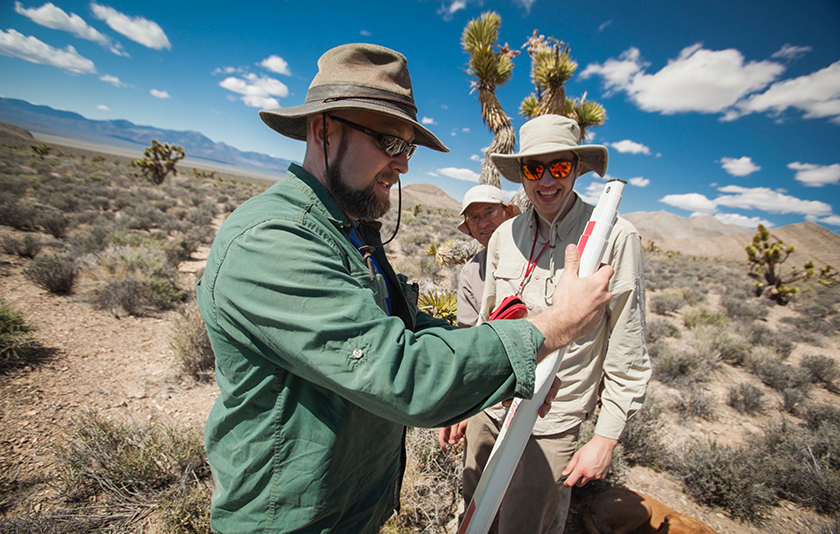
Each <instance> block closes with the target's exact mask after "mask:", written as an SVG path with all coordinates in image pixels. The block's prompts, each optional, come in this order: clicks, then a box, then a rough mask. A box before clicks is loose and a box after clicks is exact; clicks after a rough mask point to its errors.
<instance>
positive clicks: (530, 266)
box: [516, 229, 548, 295]
mask: <svg viewBox="0 0 840 534" xmlns="http://www.w3.org/2000/svg"><path fill="white" fill-rule="evenodd" d="M539 235H540V231H539V229H537V231H536V233H535V234H534V244H533V245H531V254H529V255H528V268H527V269H525V277H524V278H523V279H522V283H521V284H519V290H518V291H517V292H516V294H517V295H521V294H522V288H524V287H525V283H526V282H528V280H530V279H531V274H533V272H534V269H535V268H536V267H537V262H538V261H540V256H542V253H543V252H545V247H547V246H548V241H546V242H545V245H543V246H542V248H541V249H540V253H539V254H537V259H535V260H534V261H533V262H531V258H533V257H534V249H535V248H537V237H539Z"/></svg>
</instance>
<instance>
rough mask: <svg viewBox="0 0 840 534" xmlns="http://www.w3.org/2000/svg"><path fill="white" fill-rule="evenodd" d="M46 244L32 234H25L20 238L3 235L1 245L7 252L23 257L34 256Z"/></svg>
mask: <svg viewBox="0 0 840 534" xmlns="http://www.w3.org/2000/svg"><path fill="white" fill-rule="evenodd" d="M43 246H44V244H43V243H41V240H40V239H39V238H38V237H36V236H34V235H32V234H24V235H23V237H21V238H20V239H18V238H16V237H12V236H3V239H2V241H0V247H2V249H3V252H5V253H6V254H12V255H15V256H20V257H21V258H34V257H35V256H36V255H37V254H38V253H39V252H41V248H42V247H43Z"/></svg>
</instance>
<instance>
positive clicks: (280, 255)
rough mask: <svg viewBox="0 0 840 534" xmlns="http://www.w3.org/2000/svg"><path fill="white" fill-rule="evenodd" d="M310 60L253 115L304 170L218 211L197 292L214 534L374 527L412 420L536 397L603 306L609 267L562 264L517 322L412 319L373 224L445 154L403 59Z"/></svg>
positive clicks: (437, 421)
mask: <svg viewBox="0 0 840 534" xmlns="http://www.w3.org/2000/svg"><path fill="white" fill-rule="evenodd" d="M318 66H319V71H318V74H317V75H316V76H315V79H314V80H313V82H312V84H311V85H310V87H309V90H308V92H307V96H306V101H305V103H304V104H303V105H301V106H297V107H291V108H283V109H275V110H263V111H261V112H260V116H261V118H262V119H263V121H264V122H265V123H266V124H267V125H268V126H270V127H271V128H273V129H274V130H276V131H277V132H279V133H281V134H283V135H286V136H288V137H291V138H294V139H300V140H303V141H305V142H306V153H305V156H304V160H303V164H302V165H300V166H299V165H295V164H293V165H291V166H290V167H289V170H288V172H287V173H286V177H285V180H282V181H280V182H278V183H277V184H275V185H274V186H272V187H271V188H269V189H268V190H267V191H266V192H265V193H263V194H261V195H259V196H257V197H254V198H252V199H250V200H249V201H247V202H245V203H244V204H242V206H240V207H239V209H237V210H236V211H235V212H234V213H233V214H231V216H230V217H228V219H227V220H226V221H225V223H224V224H223V225H222V228H221V229H220V230H219V233H218V235H217V236H216V239H215V241H214V243H213V247H212V249H211V252H210V256H209V258H208V260H207V267H206V269H205V272H204V276H203V277H202V279H201V280H200V281H199V283H198V287H197V293H198V303H199V307H200V309H201V313H202V315H203V317H204V320H205V322H206V324H207V329H208V332H209V334H210V340H211V342H212V344H213V350H214V351H215V353H216V381H217V384H218V385H219V389H220V395H219V398H218V400H217V401H216V403H215V405H214V406H213V409H212V410H211V412H210V416H209V418H208V421H207V426H206V429H205V434H206V435H205V441H206V448H207V458H208V460H209V462H210V466H211V468H212V471H213V478H214V481H215V484H216V489H215V492H214V494H213V500H212V507H211V514H212V519H211V524H212V528H213V530H214V531H216V532H220V533H224V534H232V533H237V532H272V533H274V532H347V533H375V532H378V531H379V528H380V526H381V525H382V524H384V523H385V521H387V519H388V518H389V517H390V516H391V514H392V513H393V511H394V510H395V509H397V508H398V506H399V490H400V484H401V480H402V472H403V469H404V462H405V455H404V450H403V446H404V439H405V428H406V426H420V427H440V426H445V425H450V424H452V423H455V422H457V421H460V420H463V419H465V418H467V417H469V416H471V415H473V414H475V413H478V412H480V411H481V410H483V409H484V408H487V407H489V406H492V405H493V404H495V403H498V402H500V401H502V400H505V399H510V398H512V397H514V396H520V397H530V396H531V395H533V390H534V369H535V366H536V363H537V361H539V360H540V359H541V358H543V357H544V356H545V355H547V354H548V353H550V352H551V351H552V350H555V349H557V348H559V347H561V346H565V345H567V344H568V343H570V342H571V341H573V340H574V339H577V338H579V337H581V335H584V334H585V333H586V332H588V331H589V330H590V329H591V328H593V327H594V325H595V324H596V323H598V321H599V320H600V318H601V316H602V315H603V312H604V308H605V306H606V304H607V303H608V302H609V299H610V297H609V293H608V292H607V291H606V288H607V284H608V282H609V277H610V276H611V274H612V270H611V269H610V268H609V267H606V268H604V269H602V270H601V271H599V272H598V273H597V274H596V275H594V276H592V277H587V278H583V279H579V278H577V276H576V270H574V269H568V268H567V269H566V270H567V271H569V272H570V274H569V275H568V276H565V277H564V278H562V279H561V280H560V281H559V284H558V291H557V294H556V298H555V305H554V306H552V307H551V308H550V309H548V310H546V311H545V312H544V313H543V314H539V315H535V316H533V317H531V318H529V319H526V320H517V321H497V322H495V323H489V324H486V325H482V326H479V327H476V328H471V329H457V328H455V327H450V326H449V325H448V324H447V323H445V322H444V321H441V320H437V319H434V318H432V317H430V316H428V315H426V314H424V313H421V312H418V310H417V305H416V302H417V288H416V286H415V285H411V284H408V283H406V279H405V277H403V276H401V275H397V274H395V273H394V271H393V269H392V268H391V266H390V264H389V263H388V260H387V258H386V257H385V254H384V252H383V249H382V242H381V240H380V237H379V232H378V228H379V223H377V222H376V221H375V220H376V219H378V218H379V217H381V216H382V215H384V214H385V213H386V212H387V211H388V209H389V207H390V202H389V192H390V188H391V186H393V185H394V184H395V183H397V182H398V180H399V176H400V174H404V173H406V172H407V171H408V159H409V157H411V155H412V154H413V152H414V150H415V148H416V145H424V146H427V147H429V148H432V149H434V150H438V151H444V152H445V151H448V149H447V148H446V147H445V146H444V145H443V144H442V143H441V142H440V140H438V139H437V137H435V136H434V135H433V134H432V133H431V132H429V131H428V130H427V129H426V128H424V127H423V126H422V125H421V124H419V123H418V122H417V110H416V107H415V105H414V97H413V92H412V88H411V81H410V78H409V75H408V68H407V65H406V60H405V57H403V56H402V55H400V54H398V53H396V52H394V51H392V50H389V49H387V48H383V47H379V46H375V45H366V44H354V45H344V46H340V47H337V48H334V49H332V50H329V51H327V52H326V53H325V54H324V55H323V56H322V57H321V59H320V60H319V62H318ZM568 252H569V254H568V257H567V261H568V263H567V266H568V265H574V264H575V262H577V259H578V255H577V250H576V249H575V248H574V247H570V249H569V251H568ZM561 286H562V287H561ZM550 397H551V395H550ZM549 404H550V399H546V405H544V406H543V412H545V411H547V409H548V405H549Z"/></svg>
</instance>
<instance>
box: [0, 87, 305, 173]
mask: <svg viewBox="0 0 840 534" xmlns="http://www.w3.org/2000/svg"><path fill="white" fill-rule="evenodd" d="M0 121H3V122H8V123H11V124H15V125H17V126H20V127H23V128H26V129H27V130H29V131H31V132H35V133H42V134H47V135H50V136H56V137H64V138H67V139H72V140H74V141H77V142H78V141H81V142H86V143H90V144H94V145H105V146H110V147H117V148H122V149H128V150H132V151H139V152H140V153H141V154H142V152H143V150H144V149H145V148H146V147H148V146H149V145H150V144H151V141H152V139H157V140H158V141H160V142H161V143H170V144H175V145H178V146H181V147H183V148H184V151H185V152H186V154H187V158H190V159H191V160H195V161H199V162H201V161H204V162H206V163H208V164H216V165H223V166H228V167H233V168H236V169H240V170H243V171H248V172H255V173H258V174H264V175H269V176H283V175H285V173H286V169H287V168H288V166H289V163H290V162H289V160H286V159H282V158H275V157H272V156H268V155H266V154H261V153H259V152H243V151H241V150H239V149H236V148H233V147H232V146H230V145H227V144H225V143H217V142H215V141H213V140H211V139H209V138H207V137H206V136H205V135H203V134H201V133H199V132H194V131H178V130H163V129H160V128H155V127H153V126H140V125H137V124H134V123H132V122H129V121H126V120H113V121H96V120H91V119H87V118H85V117H83V116H82V115H79V114H78V113H74V112H71V111H62V110H58V109H53V108H51V107H49V106H38V105H34V104H30V103H29V102H27V101H25V100H17V99H13V98H0Z"/></svg>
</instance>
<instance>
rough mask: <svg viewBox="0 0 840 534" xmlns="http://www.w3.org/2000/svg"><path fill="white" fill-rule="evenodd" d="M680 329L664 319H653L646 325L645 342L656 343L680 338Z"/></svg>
mask: <svg viewBox="0 0 840 534" xmlns="http://www.w3.org/2000/svg"><path fill="white" fill-rule="evenodd" d="M680 335H681V334H680V329H679V328H677V327H676V326H674V325H673V324H671V323H670V322H669V321H666V320H664V319H652V320H650V321H648V322H647V324H646V325H645V341H646V342H648V343H655V342H656V341H659V340H660V339H663V338H666V337H680Z"/></svg>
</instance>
